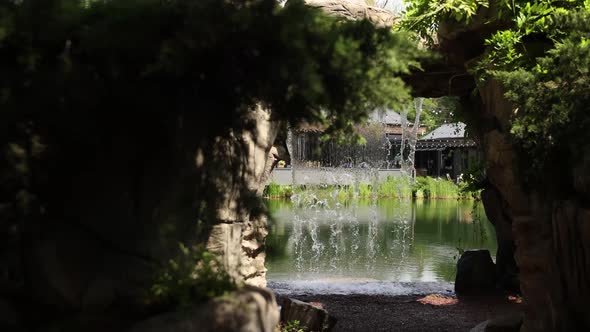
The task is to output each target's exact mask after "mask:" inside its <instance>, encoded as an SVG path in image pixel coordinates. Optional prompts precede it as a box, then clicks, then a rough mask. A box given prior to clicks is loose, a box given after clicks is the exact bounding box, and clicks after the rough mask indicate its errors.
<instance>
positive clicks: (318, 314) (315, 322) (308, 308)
mask: <svg viewBox="0 0 590 332" xmlns="http://www.w3.org/2000/svg"><path fill="white" fill-rule="evenodd" d="M291 321H298V322H299V326H300V327H301V328H303V329H304V330H305V331H318V332H319V331H322V332H324V331H326V332H327V331H331V330H332V328H333V327H334V325H336V318H335V317H333V316H330V315H329V314H328V312H327V311H326V310H324V309H323V308H321V307H319V306H317V305H313V304H311V303H307V302H303V301H299V300H295V299H290V298H285V299H283V301H282V303H281V322H282V323H283V324H287V323H288V322H291Z"/></svg>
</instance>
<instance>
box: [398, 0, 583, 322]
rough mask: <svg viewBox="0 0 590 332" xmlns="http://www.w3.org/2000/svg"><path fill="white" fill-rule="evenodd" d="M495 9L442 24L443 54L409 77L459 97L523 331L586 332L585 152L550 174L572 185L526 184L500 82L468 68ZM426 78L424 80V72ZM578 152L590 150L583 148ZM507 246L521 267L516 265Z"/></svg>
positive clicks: (505, 282)
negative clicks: (520, 305) (479, 79)
mask: <svg viewBox="0 0 590 332" xmlns="http://www.w3.org/2000/svg"><path fill="white" fill-rule="evenodd" d="M492 16H493V17H496V16H497V6H496V5H494V4H490V6H489V8H483V9H481V10H480V11H478V14H477V15H476V17H474V18H473V20H472V21H471V23H470V24H469V25H468V26H460V25H457V24H456V23H448V24H446V23H444V22H443V23H441V25H440V28H439V36H438V40H439V44H438V45H437V46H436V49H437V50H438V51H439V52H441V53H443V55H444V57H442V59H443V60H441V61H440V62H438V63H435V64H431V65H429V66H427V68H426V70H425V71H424V72H422V73H418V74H417V75H412V76H411V77H409V78H408V79H407V80H406V81H407V82H408V83H409V84H410V85H412V87H413V89H414V91H415V93H416V95H417V96H425V97H438V96H443V95H455V96H458V97H460V98H461V100H462V103H463V107H464V109H465V110H466V111H467V112H466V119H465V120H466V122H467V126H468V130H469V131H470V132H471V133H472V134H473V135H474V136H475V137H474V138H475V139H476V140H477V141H478V143H479V146H480V147H481V149H482V150H483V153H484V158H485V161H486V174H487V180H488V183H487V185H488V189H487V190H486V192H484V195H483V199H484V205H485V207H486V213H488V216H490V221H491V222H493V223H494V224H495V226H496V231H497V240H498V254H497V257H498V266H497V272H498V275H499V279H498V283H499V284H500V285H502V286H503V287H504V288H506V289H510V288H516V287H514V286H515V285H514V283H515V282H516V278H515V274H516V273H517V272H518V280H519V288H520V291H521V292H522V294H523V297H524V303H525V310H524V320H523V325H522V328H521V331H526V332H530V331H587V330H590V306H588V305H586V304H585V301H586V300H587V299H588V298H590V268H589V267H590V258H589V257H590V255H589V253H590V226H589V225H590V203H589V199H588V198H589V197H590V195H589V192H590V191H589V190H588V183H590V181H589V179H590V158H588V157H586V158H583V160H582V161H581V162H580V164H579V165H566V166H564V167H567V172H564V173H563V174H547V176H548V177H557V176H564V177H566V178H565V180H564V181H561V182H562V184H563V185H564V186H569V187H568V188H561V193H557V192H553V191H552V189H551V188H535V189H531V188H530V187H528V188H525V187H524V186H523V183H522V181H521V180H522V179H521V177H520V176H519V175H518V174H519V173H520V172H521V171H524V170H526V167H527V165H526V164H527V163H526V162H520V163H516V162H515V161H517V160H518V154H517V152H516V150H515V147H514V146H513V145H512V143H511V139H510V134H509V127H510V118H511V116H512V114H514V109H515V107H514V106H513V105H512V104H511V103H510V102H509V101H508V100H507V99H506V98H505V97H504V91H503V89H502V86H501V84H500V83H499V82H497V81H494V80H488V81H487V82H485V83H484V84H481V85H479V86H476V85H475V81H476V79H475V77H473V76H472V75H471V74H469V69H471V68H472V66H473V64H474V63H476V62H477V61H478V60H479V59H480V58H481V56H483V54H484V52H485V51H486V49H485V44H484V41H485V38H488V37H489V35H490V33H492V32H493V31H495V30H498V29H500V28H502V26H503V25H505V24H506V22H498V21H495V22H496V23H494V24H487V23H486V22H487V21H488V18H489V17H492ZM494 25H495V26H494ZM440 73H443V74H440ZM445 74H446V75H452V76H451V77H448V76H444V75H445ZM425 77H428V78H429V79H428V80H425V79H422V78H425ZM452 77H456V78H461V80H460V81H456V80H454V79H453V80H452V79H451V78H452ZM474 91H475V92H476V93H473V92H474ZM580 153H583V154H584V155H586V156H587V155H590V154H589V153H588V151H580ZM566 180H567V181H566ZM568 183H569V184H568ZM564 193H566V194H564ZM512 252H514V255H513V258H514V262H515V263H516V265H517V267H518V269H515V266H514V265H513V262H512V257H511V256H512ZM513 290H514V289H513Z"/></svg>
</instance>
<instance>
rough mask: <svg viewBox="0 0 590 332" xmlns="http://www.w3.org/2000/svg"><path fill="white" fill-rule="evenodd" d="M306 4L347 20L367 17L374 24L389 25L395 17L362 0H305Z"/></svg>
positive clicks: (395, 19) (394, 20) (393, 21)
mask: <svg viewBox="0 0 590 332" xmlns="http://www.w3.org/2000/svg"><path fill="white" fill-rule="evenodd" d="M305 3H306V4H307V5H308V6H311V7H316V8H319V9H322V10H323V11H325V12H326V13H328V14H330V15H334V16H339V17H342V18H345V19H348V20H361V19H367V20H369V21H370V22H372V23H373V24H375V25H376V26H380V27H389V26H392V25H393V24H394V23H395V22H396V21H397V17H396V16H395V15H393V14H392V13H391V12H390V11H388V10H385V9H383V8H379V7H374V6H368V5H367V3H366V2H364V1H354V0H305Z"/></svg>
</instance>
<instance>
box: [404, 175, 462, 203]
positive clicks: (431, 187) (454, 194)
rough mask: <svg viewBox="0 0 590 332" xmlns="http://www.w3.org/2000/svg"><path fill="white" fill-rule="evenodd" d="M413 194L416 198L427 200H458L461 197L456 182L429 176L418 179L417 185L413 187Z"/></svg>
mask: <svg viewBox="0 0 590 332" xmlns="http://www.w3.org/2000/svg"><path fill="white" fill-rule="evenodd" d="M412 192H413V193H414V196H415V197H419V198H426V199H434V198H445V199H453V198H454V199H457V198H460V197H461V194H460V191H459V187H458V186H457V185H456V184H455V183H454V182H452V181H449V180H446V179H441V178H432V177H428V176H425V177H417V178H416V183H415V184H414V185H413V186H412Z"/></svg>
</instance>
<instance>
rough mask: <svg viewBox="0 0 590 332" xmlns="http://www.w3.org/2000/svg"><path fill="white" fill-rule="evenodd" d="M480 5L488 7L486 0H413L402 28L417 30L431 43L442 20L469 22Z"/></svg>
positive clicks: (407, 9)
mask: <svg viewBox="0 0 590 332" xmlns="http://www.w3.org/2000/svg"><path fill="white" fill-rule="evenodd" d="M480 7H488V2H487V1H485V0H436V1H429V0H413V1H410V5H409V6H408V7H407V8H406V13H405V17H404V20H403V21H402V23H401V28H402V29H405V30H409V31H414V32H417V33H418V35H419V36H420V37H421V38H422V39H424V40H425V41H426V42H428V43H429V44H433V43H434V38H435V37H434V36H435V34H436V31H437V29H438V27H439V24H440V22H442V21H455V22H465V23H469V22H470V21H471V19H472V18H473V17H474V16H475V15H476V13H477V10H478V9H479V8H480Z"/></svg>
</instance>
